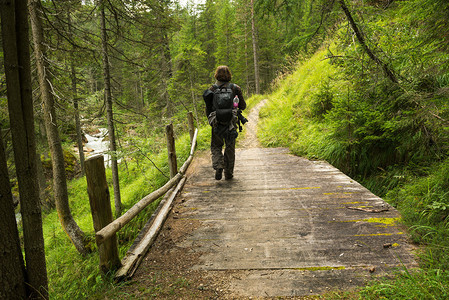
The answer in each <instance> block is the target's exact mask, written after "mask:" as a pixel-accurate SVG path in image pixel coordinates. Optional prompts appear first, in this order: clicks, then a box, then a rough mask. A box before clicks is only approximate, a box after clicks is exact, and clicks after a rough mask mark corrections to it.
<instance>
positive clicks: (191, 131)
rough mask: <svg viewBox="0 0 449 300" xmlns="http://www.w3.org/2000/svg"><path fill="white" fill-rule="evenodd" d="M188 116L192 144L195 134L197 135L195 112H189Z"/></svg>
mask: <svg viewBox="0 0 449 300" xmlns="http://www.w3.org/2000/svg"><path fill="white" fill-rule="evenodd" d="M187 118H188V121H189V134H190V144H192V141H193V136H194V135H195V125H194V124H193V113H192V112H191V111H189V112H188V113H187Z"/></svg>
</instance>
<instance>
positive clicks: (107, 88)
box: [99, 0, 122, 218]
mask: <svg viewBox="0 0 449 300" xmlns="http://www.w3.org/2000/svg"><path fill="white" fill-rule="evenodd" d="M99 6H100V27H101V54H102V57H103V78H104V97H105V102H106V116H107V119H108V132H109V150H110V152H111V171H112V185H113V187H114V203H115V217H116V218H117V217H118V216H120V215H121V214H122V201H121V197H120V183H119V177H118V165H117V143H116V140H115V128H114V114H113V111H112V95H111V73H110V70H109V54H108V37H107V33H106V16H105V11H104V1H103V0H100V5H99Z"/></svg>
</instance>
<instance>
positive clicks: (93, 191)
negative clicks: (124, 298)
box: [85, 155, 121, 273]
mask: <svg viewBox="0 0 449 300" xmlns="http://www.w3.org/2000/svg"><path fill="white" fill-rule="evenodd" d="M85 172H86V180H87V193H88V195H89V203H90V209H91V211H92V219H93V223H94V229H95V232H97V231H99V230H100V229H102V228H103V227H105V226H106V225H108V224H109V223H111V222H112V221H113V218H112V210H111V201H110V198H109V189H108V184H107V182H106V173H105V169H104V158H103V155H95V156H92V157H89V158H88V159H87V160H86V161H85ZM97 246H98V252H99V255H100V269H101V270H102V271H103V273H107V272H108V271H109V270H115V269H117V268H119V267H120V265H121V263H120V259H119V257H118V248H117V237H116V235H115V234H114V236H112V237H111V238H109V239H108V240H107V241H105V242H103V243H101V244H99V243H97Z"/></svg>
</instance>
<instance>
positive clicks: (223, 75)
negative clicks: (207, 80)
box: [215, 66, 232, 82]
mask: <svg viewBox="0 0 449 300" xmlns="http://www.w3.org/2000/svg"><path fill="white" fill-rule="evenodd" d="M215 79H217V80H218V81H226V82H229V81H231V79H232V73H231V70H229V68H228V66H218V67H217V69H216V70H215Z"/></svg>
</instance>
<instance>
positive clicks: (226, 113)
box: [203, 66, 246, 180]
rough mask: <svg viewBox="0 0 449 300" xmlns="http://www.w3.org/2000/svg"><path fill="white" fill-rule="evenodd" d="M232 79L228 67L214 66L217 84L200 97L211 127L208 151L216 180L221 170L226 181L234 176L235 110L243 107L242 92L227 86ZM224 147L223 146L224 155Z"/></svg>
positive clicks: (221, 175)
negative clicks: (215, 67) (202, 99)
mask: <svg viewBox="0 0 449 300" xmlns="http://www.w3.org/2000/svg"><path fill="white" fill-rule="evenodd" d="M231 78H232V74H231V70H230V69H229V68H228V67H227V66H219V67H217V69H216V70H215V79H216V80H217V81H216V82H215V84H214V85H212V86H211V87H210V88H209V89H207V90H206V91H205V92H204V94H203V98H204V102H206V115H207V119H208V121H209V124H210V125H211V126H212V138H211V143H210V151H211V154H212V167H213V168H214V169H215V179H216V180H220V179H221V178H222V177H223V171H224V174H225V179H232V177H234V162H235V140H236V138H237V136H238V132H237V122H238V114H239V111H238V110H239V109H240V110H244V109H245V108H246V102H245V99H243V95H242V89H241V88H240V87H239V86H238V85H236V84H234V83H230V81H231ZM223 145H225V150H224V154H223V151H222V148H223Z"/></svg>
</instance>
